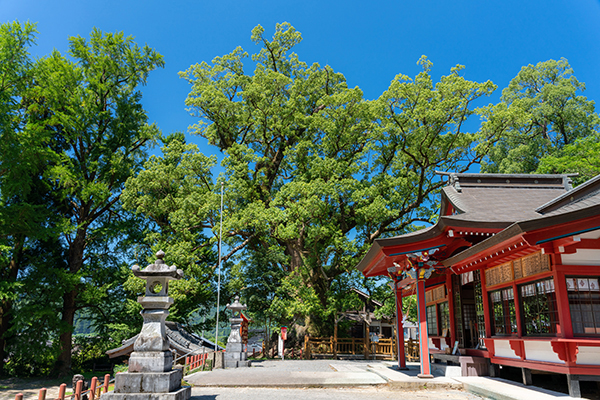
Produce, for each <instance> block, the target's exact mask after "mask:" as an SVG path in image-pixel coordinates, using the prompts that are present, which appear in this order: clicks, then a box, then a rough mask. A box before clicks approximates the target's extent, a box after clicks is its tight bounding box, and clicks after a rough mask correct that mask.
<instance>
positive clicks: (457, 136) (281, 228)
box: [181, 24, 495, 334]
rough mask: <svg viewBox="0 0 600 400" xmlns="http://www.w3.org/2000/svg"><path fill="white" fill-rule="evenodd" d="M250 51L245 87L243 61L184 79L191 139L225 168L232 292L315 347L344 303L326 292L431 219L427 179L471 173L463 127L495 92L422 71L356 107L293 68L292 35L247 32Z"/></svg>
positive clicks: (200, 69)
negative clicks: (300, 325) (304, 329)
mask: <svg viewBox="0 0 600 400" xmlns="http://www.w3.org/2000/svg"><path fill="white" fill-rule="evenodd" d="M252 40H253V41H254V42H255V43H256V44H257V45H259V46H260V49H259V50H258V52H257V53H255V54H253V55H252V57H251V60H252V61H253V62H254V66H255V67H254V71H253V73H252V74H247V73H246V72H245V67H246V59H247V58H248V53H246V52H245V51H244V50H243V49H241V48H236V49H235V50H234V51H233V52H231V53H230V54H227V55H225V56H223V57H217V58H215V59H214V60H213V61H212V64H208V63H206V62H202V63H200V64H196V65H193V66H191V67H190V68H189V69H188V70H187V71H185V72H182V73H181V76H182V77H183V78H184V79H186V80H187V81H188V82H189V83H190V84H191V90H190V93H189V95H188V98H187V100H186V105H188V106H189V107H190V111H191V113H192V114H193V115H194V116H196V117H198V119H199V120H198V122H197V123H196V124H195V125H194V126H192V127H191V130H192V131H193V132H194V133H196V134H199V135H201V136H203V137H205V138H206V139H208V141H209V143H211V144H213V145H215V146H217V148H218V149H219V150H220V151H221V152H223V154H224V155H225V158H224V160H223V167H224V168H225V176H226V178H224V180H226V186H225V192H226V196H225V197H226V200H225V202H226V207H225V208H226V210H225V215H224V232H225V233H226V241H227V244H228V247H229V249H232V250H231V251H230V252H229V253H228V254H226V255H225V259H226V260H229V259H232V260H234V261H235V264H236V267H235V269H234V270H233V274H232V275H233V276H234V280H235V283H233V282H232V286H231V288H232V290H239V291H243V292H245V293H246V294H247V296H248V298H249V299H250V301H251V302H254V301H256V303H255V304H256V305H259V304H260V301H258V300H257V299H258V298H259V297H260V296H264V295H265V294H266V296H264V297H265V299H266V300H265V301H266V302H268V303H269V304H270V305H269V307H268V308H265V307H262V308H261V310H260V311H259V312H258V314H260V316H259V318H260V319H262V320H264V321H267V320H269V319H270V318H281V316H285V318H286V319H285V320H289V319H292V318H293V319H294V320H295V321H298V320H299V319H306V321H307V326H309V329H312V330H313V331H314V332H313V334H318V333H319V330H321V329H327V326H331V325H332V324H331V320H329V321H328V318H329V319H330V318H332V316H333V315H334V314H335V312H336V311H335V308H336V307H338V306H340V307H341V306H342V304H343V302H344V301H343V300H342V299H343V298H344V295H343V293H347V290H343V291H338V292H335V291H332V288H333V287H334V285H335V284H336V282H337V280H338V277H339V276H342V275H346V274H347V273H348V272H349V271H351V270H352V269H353V267H354V265H356V263H357V262H358V258H359V257H360V255H362V254H363V252H364V251H366V249H367V248H368V247H369V245H370V244H371V243H372V241H373V240H374V239H376V238H377V237H381V236H388V235H392V234H398V233H402V232H404V231H405V230H406V229H407V228H408V227H410V225H411V224H412V223H413V222H415V221H430V220H431V216H432V215H434V214H435V213H434V211H433V210H432V209H431V204H432V201H431V199H432V197H431V196H433V195H434V194H435V193H436V190H437V189H438V188H439V187H440V186H441V182H440V180H439V179H438V178H437V177H436V176H435V170H436V169H442V170H456V171H466V170H467V169H468V168H470V166H471V165H472V164H474V163H477V162H479V160H480V159H481V154H478V153H476V152H475V151H474V147H475V146H477V145H479V144H480V143H479V142H478V140H479V136H477V135H475V134H469V133H464V132H463V131H462V130H461V127H462V126H463V123H464V121H465V120H466V119H467V118H468V117H469V116H470V115H472V114H474V113H475V111H474V110H473V109H472V103H473V101H474V100H476V99H478V98H480V97H482V96H485V95H488V94H489V93H491V92H492V91H493V90H494V89H495V86H494V85H493V84H492V83H491V82H486V83H475V82H470V81H468V80H466V79H464V78H463V77H462V76H461V75H460V71H461V70H462V68H463V67H461V66H457V67H456V68H454V69H453V70H452V71H451V74H450V75H448V76H445V77H443V78H442V79H441V81H440V82H439V83H438V84H436V85H433V82H432V79H431V76H430V74H429V70H430V68H431V66H432V64H431V62H430V61H428V60H427V59H426V58H422V59H421V60H420V61H419V63H420V64H421V65H422V66H423V72H422V73H421V74H419V75H418V76H417V77H416V78H415V79H414V81H413V80H410V79H409V78H407V77H405V76H401V75H400V76H398V77H397V78H396V79H395V80H394V81H393V82H392V84H391V85H390V88H389V90H387V91H386V92H385V93H384V94H383V95H382V96H381V98H379V99H377V100H375V101H366V100H364V99H363V95H362V92H361V90H360V89H359V88H349V87H348V85H347V83H346V80H345V78H344V76H343V75H342V74H340V73H337V72H335V71H333V70H332V68H331V67H329V66H324V67H322V66H320V65H319V64H317V63H315V64H312V65H310V66H309V65H308V64H306V63H304V62H302V61H300V59H299V57H298V56H297V55H296V54H295V53H293V52H292V50H293V48H294V46H295V45H296V44H298V43H299V42H300V41H301V35H300V34H299V33H298V32H297V31H296V30H295V29H294V28H293V27H292V26H291V25H289V24H277V25H276V28H275V34H274V35H273V37H272V38H271V39H268V38H266V37H265V36H264V29H263V28H262V27H261V26H257V27H256V28H255V29H254V30H253V31H252ZM423 144H425V145H423ZM481 146H485V144H481ZM213 226H214V225H213ZM254 271H255V272H254ZM260 274H266V276H267V277H268V278H267V279H260V278H259V279H257V277H258V276H259V275H260ZM244 277H246V279H244ZM351 281H352V282H355V281H356V280H355V279H351V280H349V281H348V283H350V282H351ZM272 289H275V292H273V290H272ZM345 289H347V288H345ZM267 292H269V293H267ZM272 293H275V295H274V297H273V294H272ZM336 293H337V294H336ZM264 310H267V311H264ZM337 311H341V310H337ZM277 316H279V317H277ZM292 316H293V317H292ZM280 320H281V319H280ZM285 320H284V321H285Z"/></svg>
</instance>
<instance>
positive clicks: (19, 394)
mask: <svg viewBox="0 0 600 400" xmlns="http://www.w3.org/2000/svg"><path fill="white" fill-rule="evenodd" d="M15 400H23V393H17V395H16V396H15Z"/></svg>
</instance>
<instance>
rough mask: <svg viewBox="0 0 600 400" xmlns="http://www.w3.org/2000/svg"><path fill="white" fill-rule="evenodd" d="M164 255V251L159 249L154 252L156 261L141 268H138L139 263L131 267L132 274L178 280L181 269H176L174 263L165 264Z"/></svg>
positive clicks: (140, 276) (139, 276)
mask: <svg viewBox="0 0 600 400" xmlns="http://www.w3.org/2000/svg"><path fill="white" fill-rule="evenodd" d="M164 257H165V253H164V251H162V250H160V251H158V252H157V253H156V261H155V262H154V263H153V264H150V265H148V266H147V267H146V268H144V269H143V270H142V269H140V266H139V265H134V266H133V267H131V270H132V271H133V274H134V275H135V276H137V277H138V278H142V279H146V278H150V277H153V278H160V277H164V278H168V279H169V280H178V279H181V278H183V271H182V270H180V269H177V267H176V266H175V265H171V266H169V265H167V264H166V263H165V262H164V261H163V258H164Z"/></svg>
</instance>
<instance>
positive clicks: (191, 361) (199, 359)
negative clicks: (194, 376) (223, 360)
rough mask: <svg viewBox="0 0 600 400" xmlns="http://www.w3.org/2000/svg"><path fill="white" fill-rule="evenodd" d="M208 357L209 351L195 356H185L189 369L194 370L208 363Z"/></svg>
mask: <svg viewBox="0 0 600 400" xmlns="http://www.w3.org/2000/svg"><path fill="white" fill-rule="evenodd" d="M207 358H208V353H202V354H197V355H195V356H190V357H186V358H185V365H186V366H187V367H188V369H187V370H188V371H193V370H195V369H196V368H200V367H204V365H205V364H206V359H207Z"/></svg>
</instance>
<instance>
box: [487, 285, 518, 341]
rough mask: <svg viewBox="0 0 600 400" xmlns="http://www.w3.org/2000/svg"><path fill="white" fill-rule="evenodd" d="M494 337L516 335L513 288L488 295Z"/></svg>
mask: <svg viewBox="0 0 600 400" xmlns="http://www.w3.org/2000/svg"><path fill="white" fill-rule="evenodd" d="M489 296H490V305H491V317H492V324H493V326H492V331H493V334H494V335H512V334H516V333H517V312H516V309H515V296H514V292H513V288H512V287H510V288H506V289H500V290H495V291H493V292H490V293H489Z"/></svg>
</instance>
